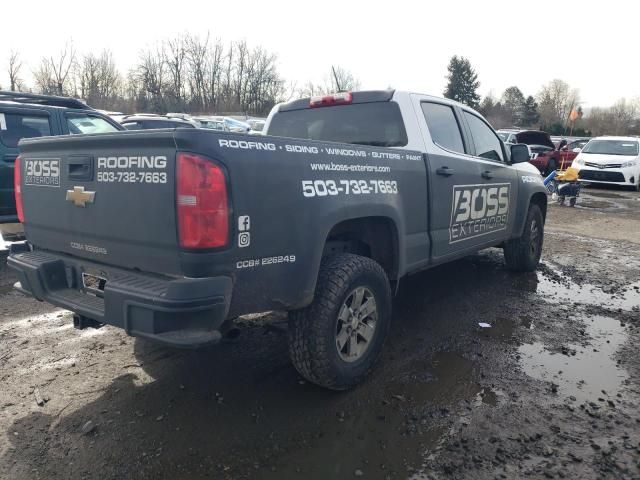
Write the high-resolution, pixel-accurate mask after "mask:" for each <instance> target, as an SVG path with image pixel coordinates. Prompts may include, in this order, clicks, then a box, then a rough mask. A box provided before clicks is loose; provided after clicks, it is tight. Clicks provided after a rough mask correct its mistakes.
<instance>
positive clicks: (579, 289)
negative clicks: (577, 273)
mask: <svg viewBox="0 0 640 480" xmlns="http://www.w3.org/2000/svg"><path fill="white" fill-rule="evenodd" d="M553 273H554V274H555V275H557V277H558V279H557V280H554V279H552V278H549V277H548V276H546V275H545V274H542V273H539V274H538V285H537V288H536V293H537V294H538V295H541V296H543V297H545V300H549V301H551V302H554V303H566V304H571V303H574V302H577V303H584V304H587V305H595V306H601V307H609V308H614V309H617V308H620V309H622V310H633V308H634V307H636V308H637V307H638V305H640V282H635V283H632V284H629V285H626V286H625V287H624V289H618V290H616V291H613V292H611V293H606V292H604V291H603V289H602V287H598V286H596V285H592V284H589V283H583V284H582V285H578V284H577V283H575V282H573V281H572V280H571V279H570V278H569V277H567V276H566V275H564V274H562V273H561V272H559V271H557V270H553ZM605 288H606V287H605Z"/></svg>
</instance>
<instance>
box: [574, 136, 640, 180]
mask: <svg viewBox="0 0 640 480" xmlns="http://www.w3.org/2000/svg"><path fill="white" fill-rule="evenodd" d="M572 166H573V167H575V168H577V169H578V170H580V177H579V178H580V180H581V181H586V182H589V183H610V184H615V185H625V186H629V187H632V188H634V189H635V190H636V191H640V139H639V138H638V137H597V138H593V139H591V140H589V142H588V143H587V144H586V145H585V146H584V148H583V149H582V151H581V152H580V153H578V156H577V157H576V158H575V160H574V161H573V164H572Z"/></svg>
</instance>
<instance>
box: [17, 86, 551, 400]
mask: <svg viewBox="0 0 640 480" xmlns="http://www.w3.org/2000/svg"><path fill="white" fill-rule="evenodd" d="M265 131H266V132H267V135H264V136H249V135H244V134H233V133H224V132H215V131H207V130H199V129H176V130H156V131H149V130H147V131H142V132H135V131H132V132H119V133H113V134H98V135H84V136H77V137H59V138H43V139H30V140H24V141H22V142H21V144H20V147H21V153H20V158H19V159H18V161H17V162H16V166H17V168H16V169H15V171H16V178H15V180H16V197H17V198H16V200H17V204H18V211H19V212H20V213H21V221H22V222H23V223H24V227H25V232H26V236H27V239H28V242H26V243H24V244H22V245H17V246H14V247H13V249H12V253H11V255H10V257H9V265H10V266H11V267H13V268H14V269H15V270H17V272H18V274H19V283H17V284H16V288H17V289H18V290H20V291H22V292H24V293H26V294H29V295H32V296H34V297H35V298H37V299H39V300H43V301H47V302H50V303H52V304H54V305H58V306H60V307H63V308H67V309H69V310H72V311H73V312H75V314H76V315H75V317H74V321H75V322H76V323H77V324H78V326H84V325H88V324H92V323H96V322H97V323H100V324H104V323H106V324H110V325H114V326H118V327H121V328H123V329H125V330H126V332H127V333H129V334H130V335H135V336H139V337H144V338H147V339H151V340H155V341H159V342H163V343H165V344H168V345H173V346H180V347H197V346H202V345H208V344H213V343H216V342H218V341H219V340H220V339H221V338H222V336H223V335H224V332H225V329H227V328H228V326H229V325H230V324H231V323H232V322H233V319H234V318H236V317H238V316H239V315H243V314H248V313H255V312H264V311H270V310H280V311H288V312H289V318H290V325H289V341H290V352H291V358H292V361H293V363H294V365H295V367H296V368H297V369H298V371H299V372H300V373H301V374H302V375H303V376H304V377H306V378H307V379H309V380H310V381H312V382H315V383H317V384H319V385H322V386H324V387H328V388H331V389H346V388H349V387H351V386H353V385H355V384H357V383H358V382H359V381H361V380H362V379H363V378H364V377H365V375H366V374H367V372H368V371H369V370H370V368H371V367H372V365H373V364H374V362H375V360H376V358H377V357H378V356H379V354H380V351H381V349H382V346H383V343H384V340H385V337H386V335H387V332H388V330H389V328H390V325H391V299H392V295H393V293H394V292H395V291H397V289H398V285H399V280H400V279H401V278H402V277H404V276H405V275H407V274H410V273H413V272H417V271H420V270H424V269H427V268H429V267H432V266H434V265H438V264H442V263H444V262H449V261H451V260H454V259H457V258H460V257H463V256H465V255H468V254H470V253H473V252H476V251H478V250H480V249H483V248H487V247H496V246H498V247H502V248H503V249H504V254H505V260H506V264H507V266H508V267H509V268H511V269H514V270H520V271H531V270H534V269H535V268H536V266H537V265H538V262H539V259H540V253H541V249H542V240H543V228H544V221H545V215H546V207H547V196H546V193H545V189H544V187H543V184H542V177H541V176H540V174H539V173H538V171H537V170H536V169H535V167H533V166H532V165H530V164H529V163H528V160H529V152H528V149H527V147H526V146H525V145H510V146H508V147H506V146H505V145H504V144H503V142H502V141H500V139H499V138H498V136H497V135H496V133H495V132H494V130H493V129H492V128H491V127H490V126H489V125H488V124H487V122H486V121H485V120H484V119H483V118H482V117H481V116H480V115H479V114H478V113H476V112H475V111H473V110H471V109H469V108H468V107H466V106H464V105H460V104H457V103H455V102H452V101H449V100H444V99H441V98H435V97H430V96H425V95H419V94H413V93H407V92H399V91H363V92H354V93H351V92H349V93H346V92H345V93H339V94H335V95H328V96H324V97H317V98H311V99H302V100H296V101H293V102H290V103H284V104H280V105H277V106H276V107H274V109H273V111H272V112H271V114H270V115H269V118H268V120H267V124H266V127H265Z"/></svg>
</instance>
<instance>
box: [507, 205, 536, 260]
mask: <svg viewBox="0 0 640 480" xmlns="http://www.w3.org/2000/svg"><path fill="white" fill-rule="evenodd" d="M543 240H544V218H543V217H542V211H541V210H540V207H539V206H538V205H536V204H531V205H529V212H528V213H527V220H526V223H525V226H524V231H523V232H522V236H520V237H519V238H515V239H513V240H509V241H508V242H507V243H506V244H505V246H504V259H505V262H506V264H507V267H508V268H509V269H511V270H514V271H518V272H533V271H534V270H535V269H536V268H537V266H538V263H539V262H540V256H541V255H542V243H543Z"/></svg>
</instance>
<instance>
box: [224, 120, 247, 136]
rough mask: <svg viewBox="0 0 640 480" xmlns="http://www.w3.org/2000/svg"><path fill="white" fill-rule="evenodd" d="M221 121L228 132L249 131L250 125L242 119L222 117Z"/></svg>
mask: <svg viewBox="0 0 640 480" xmlns="http://www.w3.org/2000/svg"><path fill="white" fill-rule="evenodd" d="M223 121H224V124H225V127H226V129H227V131H229V132H237V133H249V132H250V131H251V125H249V124H248V123H247V122H243V121H242V120H237V119H235V118H233V117H224V119H223Z"/></svg>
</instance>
